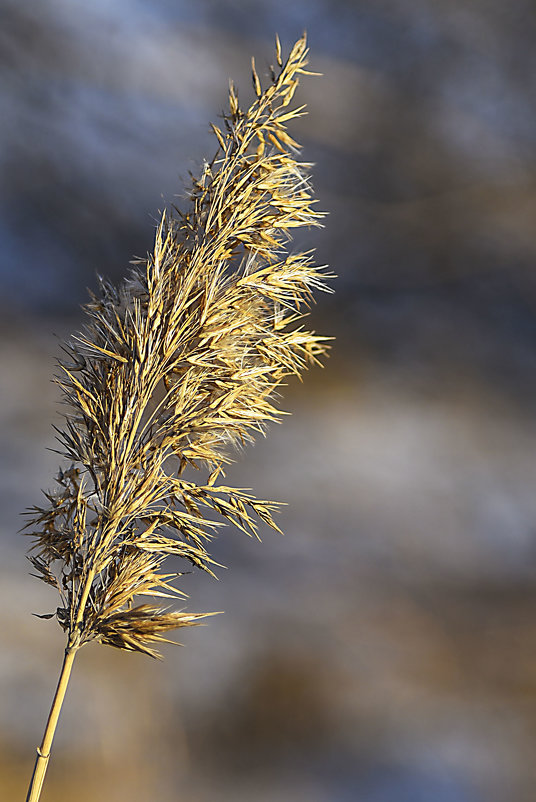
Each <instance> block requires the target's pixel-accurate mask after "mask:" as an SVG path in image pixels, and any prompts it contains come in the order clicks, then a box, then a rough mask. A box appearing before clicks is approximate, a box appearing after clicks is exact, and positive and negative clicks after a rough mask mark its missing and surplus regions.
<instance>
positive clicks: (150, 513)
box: [29, 36, 329, 656]
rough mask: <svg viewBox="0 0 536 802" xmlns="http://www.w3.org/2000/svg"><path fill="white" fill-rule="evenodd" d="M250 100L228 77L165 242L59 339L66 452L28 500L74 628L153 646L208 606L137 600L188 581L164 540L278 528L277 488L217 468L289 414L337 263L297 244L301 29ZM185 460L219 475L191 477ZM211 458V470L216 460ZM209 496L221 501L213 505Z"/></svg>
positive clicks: (302, 180) (198, 542) (302, 218)
mask: <svg viewBox="0 0 536 802" xmlns="http://www.w3.org/2000/svg"><path fill="white" fill-rule="evenodd" d="M276 59H277V64H278V69H277V71H275V70H274V69H273V68H271V82H270V84H269V85H268V87H267V88H265V89H263V88H262V86H261V82H260V79H259V76H258V74H257V71H256V68H255V62H254V61H253V62H252V79H253V86H254V90H255V96H256V97H255V100H254V102H253V104H252V105H251V106H250V108H249V109H247V110H246V111H244V110H242V109H241V107H240V104H239V101H238V95H237V93H236V90H235V88H234V86H233V84H232V83H231V85H230V90H229V111H228V112H227V113H226V114H224V115H223V125H222V126H221V127H217V126H215V125H213V126H212V130H213V132H214V134H215V137H216V139H217V142H218V151H217V153H216V155H215V156H214V158H213V159H212V160H211V161H210V162H205V164H204V167H203V170H202V173H201V175H200V176H199V177H196V178H193V186H192V189H191V192H190V208H189V210H187V211H185V212H181V211H178V210H176V214H169V213H164V214H162V218H161V221H160V224H159V226H158V229H157V232H156V239H155V246H154V250H153V252H152V253H151V254H149V255H148V257H147V259H146V260H144V261H142V262H140V261H138V262H137V263H135V264H134V267H133V269H132V270H131V273H130V275H129V277H128V278H127V279H126V280H125V281H124V282H123V283H122V285H121V286H120V287H118V288H116V287H114V286H113V285H111V284H110V283H109V282H107V281H106V280H104V279H100V287H99V293H98V294H95V295H92V298H91V301H90V303H89V304H88V305H87V306H86V313H87V317H88V322H87V324H86V327H85V329H84V331H83V332H82V333H80V334H79V335H77V336H75V337H73V339H72V340H71V342H70V343H69V344H68V345H66V346H65V349H64V350H65V351H66V353H67V358H66V359H63V360H62V361H60V363H59V367H60V375H59V376H58V378H57V381H58V382H59V384H60V385H61V388H62V391H63V399H64V403H65V405H66V410H67V411H66V413H65V425H64V427H63V428H62V429H61V430H58V440H59V442H60V444H61V452H60V453H62V455H63V456H64V457H65V458H67V459H68V460H69V461H70V463H71V464H70V467H69V468H64V469H62V470H60V472H59V474H58V476H57V477H56V488H55V490H54V491H53V492H51V493H45V496H46V504H45V505H44V506H42V507H34V508H33V509H32V511H31V513H30V514H31V520H30V524H29V526H30V527H31V534H32V536H33V537H34V545H33V549H34V551H35V555H32V557H31V560H32V564H33V566H34V568H35V569H36V570H37V572H38V574H39V576H40V578H41V579H43V581H45V582H46V583H47V584H50V585H54V586H55V587H56V588H57V589H58V591H59V593H60V596H61V606H60V607H59V608H58V610H57V613H56V615H57V618H58V621H59V623H60V625H61V626H62V627H63V628H64V629H65V630H66V631H67V633H68V637H69V643H70V645H71V646H75V647H76V646H79V645H80V644H82V643H85V642H87V641H89V640H98V641H100V642H102V643H107V644H109V645H112V646H116V647H119V648H123V649H128V650H136V651H142V652H145V653H147V654H151V655H153V656H154V655H155V654H156V652H155V651H154V649H153V648H151V647H152V645H154V643H155V642H158V641H162V640H165V639H164V638H163V637H162V635H161V633H162V632H167V631H168V630H170V629H175V628H178V627H181V626H190V625H192V624H195V623H197V622H198V620H199V619H200V618H202V617H203V616H196V615H186V614H184V613H181V612H169V611H166V610H164V609H162V608H159V607H157V606H152V605H147V604H142V605H138V606H134V599H135V597H137V596H141V595H145V596H151V597H153V596H165V597H172V598H173V597H177V596H181V595H183V594H181V593H180V591H178V590H177V589H176V588H175V587H174V586H173V585H172V584H170V583H171V580H172V579H173V578H174V576H175V575H170V574H166V573H163V572H162V570H161V569H162V563H163V562H164V560H165V559H166V558H167V557H168V556H175V557H181V558H184V559H186V560H188V561H189V562H190V563H191V564H192V565H194V566H196V567H198V568H201V569H203V570H205V571H208V572H209V573H212V569H211V565H214V563H213V561H212V560H211V558H210V555H209V552H208V545H209V543H210V540H211V538H212V536H213V535H214V533H215V531H217V529H218V528H219V527H220V526H221V525H223V524H224V523H225V521H227V522H229V523H231V524H233V525H234V526H236V527H238V528H239V529H241V530H242V531H244V532H245V533H246V534H248V535H256V534H257V525H258V524H257V521H258V520H259V519H260V520H261V521H262V522H263V523H265V524H267V525H268V526H271V527H272V528H274V529H278V527H277V526H276V524H275V522H274V520H273V517H272V516H273V513H274V512H275V511H276V510H277V507H278V505H277V504H276V503H275V502H270V501H260V500H258V499H256V498H255V497H254V496H252V495H251V494H250V493H249V492H247V491H245V490H243V489H240V488H234V487H227V486H225V485H222V484H218V483H217V480H218V479H219V478H220V477H223V476H224V471H223V466H224V465H225V464H226V463H229V462H231V461H232V456H231V455H232V451H233V447H234V448H236V447H238V446H241V445H243V444H245V443H247V442H248V441H250V440H251V439H252V437H253V436H254V434H255V433H256V432H263V431H264V429H265V426H266V425H267V423H269V422H271V421H277V420H278V419H279V417H280V415H281V414H282V413H281V412H280V411H279V410H278V409H277V408H276V406H275V404H274V395H275V392H276V390H277V388H278V387H279V386H280V385H281V383H282V382H283V381H284V379H285V378H286V377H287V376H289V375H292V374H295V375H298V376H299V375H300V373H301V372H302V371H303V370H304V369H305V368H306V367H307V366H308V365H309V364H315V363H316V364H318V363H319V358H320V357H321V356H322V355H323V354H325V352H326V348H327V342H326V341H327V339H329V338H324V337H319V336H317V335H315V334H314V333H312V332H309V331H307V330H305V329H304V328H303V325H302V319H303V317H304V311H305V310H306V308H307V306H308V304H309V303H310V302H311V299H312V293H313V291H314V290H319V289H325V286H324V283H323V281H324V279H325V278H326V275H327V274H326V273H325V272H324V270H323V268H319V267H317V266H315V264H314V262H313V259H312V254H311V253H310V252H305V253H291V254H289V253H287V251H286V245H287V243H288V240H289V238H290V235H291V233H292V230H293V229H294V228H296V227H299V226H315V225H318V224H319V221H320V219H321V217H322V214H321V213H319V212H317V211H316V210H315V209H314V204H315V201H314V200H313V197H312V190H311V186H310V183H309V179H308V168H309V165H308V164H305V163H301V162H299V161H297V159H296V156H297V152H298V148H299V146H298V144H297V142H295V140H294V139H292V137H291V136H290V135H289V134H288V132H287V124H288V123H289V122H291V121H292V120H293V119H294V118H295V117H298V116H300V115H301V114H303V113H304V110H303V106H300V107H297V108H294V109H291V108H290V106H289V104H290V102H291V100H292V98H293V95H294V92H295V90H296V87H297V85H298V80H299V77H300V75H305V74H307V71H306V69H305V67H306V64H307V47H306V40H305V36H304V37H302V38H301V39H300V40H298V42H296V44H295V45H294V47H293V48H292V51H291V53H290V55H289V57H288V59H287V61H286V63H283V59H282V51H281V45H280V43H279V40H277V41H276ZM186 468H194V469H200V470H201V471H202V472H205V471H206V472H208V473H209V476H208V477H207V478H206V480H205V481H204V482H203V481H201V482H198V483H196V482H194V481H191V480H188V479H187V478H186V476H185V473H184V472H185V469H186ZM205 475H206V474H205ZM214 513H215V514H216V518H210V517H207V515H209V516H210V515H211V514H214Z"/></svg>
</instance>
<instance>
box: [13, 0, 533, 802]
mask: <svg viewBox="0 0 536 802" xmlns="http://www.w3.org/2000/svg"><path fill="white" fill-rule="evenodd" d="M304 28H306V29H307V31H308V34H309V41H310V46H311V64H312V67H313V69H316V70H318V71H320V72H322V73H323V74H324V77H323V78H309V79H304V81H303V84H302V88H301V90H300V92H301V94H300V100H301V101H302V102H307V103H308V106H309V116H308V117H306V118H304V119H302V120H299V121H297V122H296V125H295V127H294V131H295V133H296V136H297V137H298V139H300V140H301V141H302V142H303V144H304V158H305V159H306V160H308V161H313V162H315V163H316V167H315V170H314V176H315V186H316V189H317V193H318V196H319V198H320V206H321V208H324V209H327V210H329V212H330V216H329V218H328V219H327V221H326V227H325V229H323V230H321V231H314V232H312V233H309V234H306V235H305V236H303V237H301V238H300V240H299V242H298V243H297V244H296V247H298V246H300V245H304V244H308V245H309V246H316V247H317V249H318V258H319V261H320V262H329V263H330V265H331V266H332V268H333V270H334V271H335V272H336V273H337V274H338V276H339V278H338V280H337V283H336V289H337V292H336V294H335V295H333V296H324V297H322V298H320V299H319V302H318V305H317V306H316V307H315V309H314V310H313V313H312V325H313V326H314V327H315V328H316V329H317V330H320V331H322V332H324V333H328V334H333V335H335V336H336V337H337V340H336V343H335V346H334V349H333V355H332V357H331V358H330V360H329V361H328V363H327V365H326V367H325V369H324V370H323V371H319V370H315V371H312V372H311V373H310V374H309V375H308V376H307V377H306V380H305V382H304V383H303V385H298V384H297V383H296V384H291V385H289V387H288V391H287V393H286V396H285V399H284V403H285V406H286V408H287V409H288V410H290V411H292V412H293V413H294V414H293V416H292V417H291V418H287V419H285V421H284V423H283V424H282V425H281V426H276V427H274V428H273V429H272V431H271V432H270V434H269V437H268V438H267V439H266V440H263V441H262V442H259V443H258V444H257V445H256V446H255V447H254V448H251V449H250V450H249V451H248V452H247V453H245V454H244V455H243V456H242V459H241V462H240V464H238V465H237V466H236V467H235V468H233V470H232V471H231V473H230V478H231V479H232V480H233V481H235V482H237V483H238V484H240V485H247V486H251V487H253V488H254V489H255V491H256V492H257V493H258V494H259V495H260V496H261V497H265V498H276V499H283V500H286V501H288V502H289V506H288V507H287V508H285V510H284V512H283V514H282V516H281V520H280V523H281V525H282V527H283V528H284V530H285V531H286V537H285V538H281V537H279V536H277V535H275V534H273V533H270V532H269V531H267V532H265V533H263V543H262V544H259V543H257V542H254V541H248V540H247V539H245V538H244V537H242V536H241V535H240V534H235V533H232V532H226V533H225V537H222V538H221V540H220V541H219V542H218V543H217V545H216V558H217V559H218V560H219V561H221V562H222V563H224V564H225V565H227V566H228V570H227V571H222V572H220V581H219V582H214V581H213V580H211V579H210V578H209V577H205V576H203V575H200V574H191V575H189V576H187V577H185V578H184V583H183V587H184V589H185V590H186V591H187V592H188V593H189V594H190V597H191V599H190V602H189V607H190V609H192V610H196V611H204V610H225V615H223V616H219V617H218V618H217V619H213V620H211V621H210V622H209V624H208V625H207V626H206V627H204V628H199V629H195V630H191V631H188V632H186V633H185V634H184V635H183V638H182V640H183V642H184V643H185V645H186V648H184V649H172V648H170V649H168V650H166V660H165V662H164V663H155V662H152V661H150V660H148V659H147V658H144V657H142V656H138V655H129V654H122V653H117V652H115V651H114V650H112V649H105V648H102V647H98V646H95V647H88V648H87V649H85V650H84V651H83V652H82V653H81V654H80V655H79V659H78V664H77V667H76V670H75V673H74V677H73V681H72V687H71V689H70V691H69V695H68V699H67V704H66V707H65V710H64V713H63V717H62V721H61V726H60V729H59V732H58V735H57V740H56V748H55V753H54V756H53V760H52V762H51V766H50V770H49V776H48V778H47V783H46V786H45V791H44V793H43V802H46V801H47V800H49V801H50V802H52V800H54V802H65V801H66V800H72V799H77V800H78V802H86V801H88V802H89V800H101V799H107V800H110V802H127V801H128V802H142V801H143V802H146V801H148V800H151V802H153V801H156V802H222V801H223V800H233V802H241V800H244V802H245V801H246V800H248V802H249V800H251V799H255V800H256V802H302V801H303V802H429V800H434V802H484V800H485V802H529V800H530V801H532V800H533V799H534V788H535V785H536V760H535V754H536V621H535V618H536V616H535V612H536V610H535V603H536V382H535V376H536V373H535V367H536V315H535V312H536V308H535V307H536V265H535V255H536V231H535V219H536V218H535V214H536V100H535V97H536V96H535V88H536V47H535V45H536V4H535V3H534V2H532V0H516V2H515V3H506V2H504V0H471V2H464V0H434V1H433V2H430V0H398V1H396V0H353V1H352V0H291V1H290V2H289V0H285V2H283V0H257V2H249V1H248V0H234V1H233V0H221V1H219V0H197V1H196V2H193V0H192V1H191V2H186V0H151V1H149V0H114V2H110V1H108V2H107V1H106V0H93V2H91V3H86V2H82V1H81V0H47V2H45V3H43V2H38V0H1V2H0V65H1V67H0V115H1V124H0V335H1V336H0V360H1V365H0V367H1V373H0V376H1V378H0V394H1V396H0V446H1V447H0V497H1V504H0V511H1V512H0V530H1V539H0V559H1V562H0V566H1V567H0V632H1V647H0V684H1V694H0V747H1V748H0V798H1V799H2V800H6V802H7V801H8V800H9V801H10V800H19V799H23V798H24V794H25V788H26V784H27V781H28V778H29V775H30V772H31V768H32V764H33V755H34V751H33V750H34V748H35V746H36V744H37V743H38V741H39V739H40V737H41V732H42V728H43V726H44V721H45V717H46V714H47V711H48V706H49V704H50V700H51V696H52V691H53V687H54V683H55V681H56V676H57V671H58V668H59V664H60V660H61V653H62V649H63V636H62V633H61V632H60V630H59V628H58V627H57V625H56V624H55V623H54V622H53V621H41V620H39V619H37V618H34V617H32V615H31V613H32V612H37V613H46V612H51V611H52V610H53V609H54V608H55V606H56V599H55V596H54V593H53V592H52V591H51V590H49V589H48V588H47V587H46V586H45V585H43V584H42V583H40V582H37V581H36V580H35V579H32V578H31V577H30V576H28V570H29V565H28V564H27V563H26V561H25V559H24V553H25V547H26V545H27V543H25V542H24V540H23V538H22V537H21V536H20V535H18V534H17V530H18V529H19V527H20V525H21V519H20V518H19V512H20V511H21V510H22V509H24V508H25V507H27V506H29V505H31V504H33V503H36V502H37V501H38V499H39V493H40V488H41V487H44V488H46V487H50V486H51V484H52V476H53V473H54V471H55V470H56V468H57V460H58V458H57V456H56V455H55V454H54V453H52V452H51V451H47V448H51V447H52V448H53V447H54V439H53V431H52V429H51V424H52V423H54V422H58V420H59V419H58V417H57V416H58V412H57V406H56V402H57V391H56V388H55V386H54V385H53V384H52V383H51V381H50V379H51V376H52V373H53V370H54V358H55V356H56V355H58V354H59V343H60V341H61V339H62V338H63V337H66V336H68V335H69V333H71V332H72V331H74V330H76V329H77V328H78V327H79V326H80V324H81V320H82V318H81V312H80V304H81V303H83V302H84V300H85V299H86V289H85V288H86V287H87V286H89V287H91V286H94V285H95V273H96V272H99V273H102V274H104V275H107V276H111V277H112V278H114V279H116V280H120V278H121V276H123V275H124V273H125V270H126V269H127V267H128V262H129V260H130V259H131V258H132V256H133V255H144V254H145V253H146V251H147V250H149V249H150V248H151V242H152V237H153V230H154V223H155V219H156V216H157V212H158V209H160V208H162V207H163V205H165V204H166V203H169V202H172V201H177V202H178V203H180V202H181V199H180V197H179V198H178V199H177V198H176V196H177V195H180V193H181V191H182V188H183V186H184V182H185V180H186V181H187V180H188V171H189V170H192V171H194V172H195V171H196V170H197V168H198V165H199V164H200V162H201V160H202V158H203V157H204V156H207V155H208V156H211V155H212V152H213V149H214V145H213V142H212V139H211V135H210V132H209V127H208V122H209V120H215V121H216V120H217V115H218V113H219V111H220V110H221V109H222V108H223V107H224V106H225V103H226V89H227V80H228V78H229V77H233V78H234V79H235V80H236V81H237V83H238V86H239V88H240V90H241V95H242V98H243V99H246V98H247V97H249V93H250V79H249V58H250V56H251V55H252V54H255V56H256V58H257V64H258V67H259V71H260V72H261V73H262V72H265V71H266V67H267V65H268V64H269V63H270V61H271V60H272V58H273V56H272V54H273V37H274V35H275V33H276V32H278V33H279V35H280V37H281V40H282V42H283V46H284V49H285V51H286V52H288V49H289V47H290V45H291V44H292V42H293V41H294V40H295V39H296V38H297V37H298V36H299V35H300V34H301V33H302V30H303V29H304Z"/></svg>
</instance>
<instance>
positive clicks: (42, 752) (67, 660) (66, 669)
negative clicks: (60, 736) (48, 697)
mask: <svg viewBox="0 0 536 802" xmlns="http://www.w3.org/2000/svg"><path fill="white" fill-rule="evenodd" d="M78 648H79V647H78V646H68V647H67V648H66V649H65V656H64V658H63V665H62V667H61V673H60V677H59V680H58V686H57V688H56V693H55V694H54V699H53V701H52V706H51V708H50V713H49V715H48V721H47V725H46V727H45V732H44V734H43V740H42V742H41V746H39V747H38V749H37V758H36V761H35V766H34V770H33V774H32V779H31V781H30V787H29V788H28V796H27V797H26V802H38V800H39V798H40V796H41V789H42V787H43V782H44V780H45V774H46V771H47V768H48V761H49V759H50V750H51V748H52V741H53V740H54V733H55V732H56V727H57V725H58V720H59V717H60V712H61V708H62V705H63V700H64V699H65V693H66V691H67V686H68V684H69V678H70V676H71V671H72V667H73V663H74V658H75V656H76V652H77V651H78Z"/></svg>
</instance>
